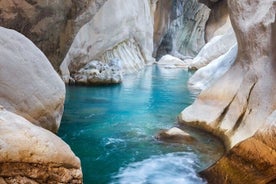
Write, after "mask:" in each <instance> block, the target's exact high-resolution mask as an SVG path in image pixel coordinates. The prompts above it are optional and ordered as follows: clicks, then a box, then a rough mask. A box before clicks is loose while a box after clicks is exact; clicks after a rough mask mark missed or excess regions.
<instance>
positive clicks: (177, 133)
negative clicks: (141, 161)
mask: <svg viewBox="0 0 276 184" xmlns="http://www.w3.org/2000/svg"><path fill="white" fill-rule="evenodd" d="M156 138H157V139H159V140H162V141H169V142H193V141H195V138H194V137H192V136H191V135H190V134H188V133H187V132H185V131H183V130H181V129H180V128H177V127H173V128H171V129H169V130H161V131H160V132H159V133H158V134H157V136H156Z"/></svg>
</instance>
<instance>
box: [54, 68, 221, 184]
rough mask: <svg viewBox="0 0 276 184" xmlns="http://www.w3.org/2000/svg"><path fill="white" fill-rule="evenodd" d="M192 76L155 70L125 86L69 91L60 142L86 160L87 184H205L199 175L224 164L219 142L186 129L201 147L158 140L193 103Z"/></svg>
mask: <svg viewBox="0 0 276 184" xmlns="http://www.w3.org/2000/svg"><path fill="white" fill-rule="evenodd" d="M190 75H191V74H190V73H189V72H187V71H184V70H182V69H166V68H161V67H158V66H149V67H146V68H145V70H143V71H141V72H139V73H137V74H135V75H128V76H125V77H124V81H123V83H122V84H119V85H110V86H93V87H84V86H67V89H66V90H67V92H66V93H67V94H66V102H65V110H64V115H63V118H62V123H61V127H60V130H59V136H60V137H61V138H62V139H63V140H64V141H65V142H67V143H68V144H69V145H70V146H71V148H72V150H73V151H74V152H75V154H76V155H77V156H78V157H79V158H80V159H81V162H82V170H83V174H84V183H85V184H105V183H112V184H132V183H133V184H170V183H174V184H183V183H185V184H200V183H205V181H204V180H203V179H202V178H200V177H199V176H198V175H197V172H199V171H200V170H202V169H204V168H206V167H208V166H210V165H211V164H212V163H214V162H215V161H216V160H217V159H219V158H220V156H221V154H222V153H223V146H222V144H221V143H220V142H219V141H218V140H217V139H215V138H214V137H212V136H210V135H208V134H206V133H203V132H200V131H197V130H194V129H192V128H189V127H184V126H182V127H180V128H182V129H184V130H185V131H187V132H189V133H190V134H191V135H192V136H194V137H195V138H196V141H195V142H193V143H166V142H162V141H159V140H157V139H155V135H156V134H157V133H158V131H160V130H161V129H168V128H171V127H173V126H178V125H177V118H176V117H177V115H178V114H179V113H180V112H181V111H182V110H183V109H184V108H185V107H187V106H188V105H189V104H191V103H192V102H193V100H194V98H195V96H194V95H193V94H192V93H190V92H189V90H188V89H187V85H186V82H187V80H188V78H189V77H190Z"/></svg>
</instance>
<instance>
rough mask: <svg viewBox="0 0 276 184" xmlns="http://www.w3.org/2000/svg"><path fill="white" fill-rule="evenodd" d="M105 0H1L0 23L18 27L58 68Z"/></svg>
mask: <svg viewBox="0 0 276 184" xmlns="http://www.w3.org/2000/svg"><path fill="white" fill-rule="evenodd" d="M105 1H106V0H55V1H51V0H47V1H46V0H17V1H15V0H1V1H0V26H3V27H6V28H10V29H14V30H17V31H18V32H20V33H22V34H23V35H25V36H26V37H28V38H29V39H30V40H32V41H33V42H34V43H35V44H36V46H38V47H39V48H40V49H41V50H42V52H43V53H44V54H45V55H46V56H47V57H48V59H49V60H50V61H51V63H52V65H53V66H54V68H55V69H58V67H59V65H60V63H61V61H62V60H63V58H64V57H65V54H66V53H67V51H68V49H69V46H70V45H71V43H72V41H73V39H74V37H75V35H76V33H77V31H78V30H79V28H80V27H81V26H82V25H84V24H85V23H87V22H88V21H89V20H90V19H91V18H92V17H93V16H94V15H95V13H96V12H97V11H98V10H99V8H100V7H101V6H102V5H103V4H104V2H105Z"/></svg>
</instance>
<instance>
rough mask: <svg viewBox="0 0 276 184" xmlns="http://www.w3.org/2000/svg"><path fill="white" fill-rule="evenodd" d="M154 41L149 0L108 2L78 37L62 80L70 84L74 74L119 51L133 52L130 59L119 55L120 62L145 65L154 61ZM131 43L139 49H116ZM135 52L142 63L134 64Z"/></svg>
mask: <svg viewBox="0 0 276 184" xmlns="http://www.w3.org/2000/svg"><path fill="white" fill-rule="evenodd" d="M152 38H153V23H152V18H151V7H150V3H149V2H148V0H141V1H136V0H129V1H122V0H108V1H107V2H106V3H104V5H103V6H102V8H101V9H100V10H99V11H98V12H97V14H96V15H95V16H94V17H93V18H92V19H91V20H90V21H89V22H88V23H87V24H85V25H84V26H83V27H82V28H81V29H80V31H79V32H78V34H77V35H76V37H75V39H74V41H73V43H72V45H71V47H70V49H69V51H68V53H67V54H66V57H65V59H64V60H63V62H62V64H61V66H60V71H61V74H62V77H63V79H64V81H65V82H66V83H68V82H69V79H70V75H72V74H74V72H76V71H78V70H79V69H80V68H81V67H83V66H85V65H86V64H87V63H88V62H90V61H91V60H100V58H101V57H102V56H103V55H104V53H105V52H106V51H110V50H114V51H116V53H117V51H118V50H121V51H120V52H124V53H127V52H130V53H131V54H130V56H131V57H129V58H120V56H118V57H119V58H118V59H121V60H129V63H131V62H133V63H136V62H138V63H141V64H142V65H144V64H146V63H148V62H151V61H152V56H151V55H152V51H153V41H152ZM128 40H133V41H134V45H137V46H138V48H139V49H136V47H134V46H131V47H120V46H119V47H120V48H121V49H115V48H116V47H117V46H118V45H121V43H129V42H128ZM130 43H132V42H130ZM121 46H123V45H121ZM116 53H114V55H116ZM133 53H135V54H134V55H137V57H136V59H139V60H138V61H137V60H135V61H133V57H132V56H133ZM125 56H127V55H125ZM139 56H143V57H142V58H140V57H139ZM134 57H135V56H134ZM126 72H128V71H126Z"/></svg>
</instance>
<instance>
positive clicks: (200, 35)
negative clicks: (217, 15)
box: [155, 0, 210, 59]
mask: <svg viewBox="0 0 276 184" xmlns="http://www.w3.org/2000/svg"><path fill="white" fill-rule="evenodd" d="M168 6H171V5H170V4H169V5H168ZM163 11H164V12H165V14H166V11H167V9H164V10H163ZM209 14H210V9H209V8H208V7H207V6H205V5H204V4H201V3H198V1H197V0H189V1H186V0H173V1H172V10H171V13H170V20H169V21H167V20H166V17H164V20H163V21H164V22H169V27H168V28H166V29H167V31H166V34H165V35H164V36H163V38H162V41H161V43H160V44H159V45H157V44H156V46H158V48H157V53H156V55H157V59H159V58H160V57H162V56H163V55H165V54H171V55H173V56H176V57H179V58H182V57H183V58H184V57H185V56H190V57H194V56H196V55H197V54H198V52H199V51H200V49H201V48H202V47H203V46H204V45H205V43H206V42H205V38H204V35H205V25H206V22H207V20H208V17H209ZM157 41H158V40H156V41H155V43H158V42H157Z"/></svg>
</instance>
